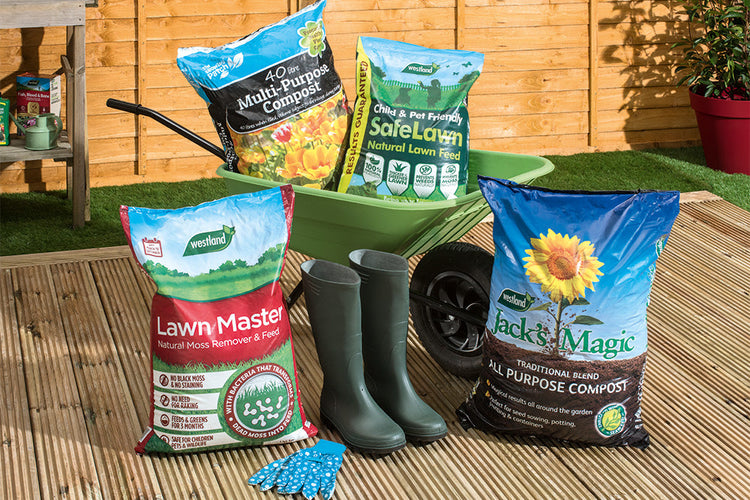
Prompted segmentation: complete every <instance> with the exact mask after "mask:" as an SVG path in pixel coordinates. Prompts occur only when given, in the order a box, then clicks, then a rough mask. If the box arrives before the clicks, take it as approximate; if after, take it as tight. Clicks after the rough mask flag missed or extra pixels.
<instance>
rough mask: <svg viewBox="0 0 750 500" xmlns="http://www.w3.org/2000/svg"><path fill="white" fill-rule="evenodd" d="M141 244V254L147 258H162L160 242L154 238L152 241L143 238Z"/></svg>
mask: <svg viewBox="0 0 750 500" xmlns="http://www.w3.org/2000/svg"><path fill="white" fill-rule="evenodd" d="M141 243H142V244H143V253H144V254H146V255H148V256H149V257H162V256H163V254H162V251H161V241H159V240H158V239H156V238H154V239H152V240H150V239H148V238H143V239H142V240H141Z"/></svg>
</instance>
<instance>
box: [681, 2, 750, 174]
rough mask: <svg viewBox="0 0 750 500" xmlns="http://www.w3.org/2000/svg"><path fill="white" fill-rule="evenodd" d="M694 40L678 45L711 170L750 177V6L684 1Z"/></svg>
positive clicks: (689, 32) (732, 3)
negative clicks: (749, 40)
mask: <svg viewBox="0 0 750 500" xmlns="http://www.w3.org/2000/svg"><path fill="white" fill-rule="evenodd" d="M682 1H683V4H684V5H685V8H686V10H687V14H688V18H689V21H690V25H689V31H688V36H686V37H685V38H683V39H682V40H681V41H679V42H678V43H676V44H675V45H674V47H677V48H681V49H682V51H683V53H682V54H683V60H682V62H681V63H680V64H679V65H678V66H677V73H678V74H680V73H685V75H684V76H683V77H682V78H681V79H680V80H679V82H678V85H683V84H686V85H687V86H688V89H689V93H690V105H691V106H692V108H693V110H694V111H695V115H696V119H697V121H698V129H699V131H700V136H701V142H702V143H703V150H704V154H705V156H706V162H707V164H708V166H709V167H711V168H714V169H716V170H721V171H724V172H728V173H738V172H739V173H744V174H748V175H750V45H749V44H748V36H749V34H750V0H682Z"/></svg>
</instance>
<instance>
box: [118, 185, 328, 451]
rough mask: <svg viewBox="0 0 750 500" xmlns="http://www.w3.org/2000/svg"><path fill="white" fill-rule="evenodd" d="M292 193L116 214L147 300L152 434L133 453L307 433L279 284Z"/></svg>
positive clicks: (283, 190) (311, 430)
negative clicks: (144, 279)
mask: <svg viewBox="0 0 750 500" xmlns="http://www.w3.org/2000/svg"><path fill="white" fill-rule="evenodd" d="M293 207H294V191H293V190H292V187H291V186H289V185H284V186H281V187H278V188H274V189H268V190H265V191H259V192H256V193H248V194H240V195H236V196H230V197H228V198H223V199H220V200H216V201H212V202H208V203H204V204H201V205H198V206H195V207H187V208H182V209H177V210H156V209H148V208H137V207H125V206H123V207H121V208H120V218H121V219H122V225H123V228H124V229H125V233H126V235H127V237H128V242H129V243H130V248H131V250H132V251H133V255H134V256H135V258H136V260H137V261H138V262H139V264H140V265H141V267H142V268H143V270H144V271H145V272H146V273H147V274H148V276H149V277H150V278H151V279H152V280H153V281H154V283H155V284H156V287H157V289H156V293H155V294H154V297H153V301H152V303H151V367H152V384H151V397H152V400H151V415H150V426H149V427H148V429H146V432H145V434H144V435H143V437H142V438H141V440H140V441H139V442H138V445H137V446H136V452H138V453H143V452H188V451H197V450H209V449H217V448H227V447H236V446H248V445H258V444H272V443H285V442H290V441H296V440H299V439H305V438H307V437H310V436H314V435H315V433H316V432H317V429H316V428H315V427H314V426H313V425H312V424H311V423H310V422H308V420H307V419H306V418H305V413H304V411H303V409H302V404H301V401H300V394H299V386H298V384H297V371H296V368H295V360H294V348H293V345H292V337H291V330H290V325H289V317H288V316H287V311H286V307H285V302H284V297H283V295H282V291H281V285H280V284H279V277H280V276H281V272H282V270H283V268H284V260H285V257H286V250H287V246H288V241H289V235H290V230H291V223H292V211H293Z"/></svg>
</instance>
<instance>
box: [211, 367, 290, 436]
mask: <svg viewBox="0 0 750 500" xmlns="http://www.w3.org/2000/svg"><path fill="white" fill-rule="evenodd" d="M223 407H224V408H223V409H224V419H225V421H226V424H227V425H228V426H229V428H230V429H231V430H232V431H233V432H234V433H235V434H238V435H239V436H241V437H243V438H248V439H267V438H269V437H272V436H275V435H277V434H280V433H281V432H282V431H283V430H284V429H286V427H287V426H288V425H289V422H291V419H292V413H293V410H294V389H293V386H292V379H291V378H290V377H289V374H288V373H287V372H286V370H284V368H282V367H281V366H280V365H277V364H275V363H263V364H260V365H256V366H254V367H252V368H249V369H247V370H245V371H243V372H242V373H240V374H239V376H238V377H237V378H235V379H234V380H233V381H232V382H231V383H230V384H229V387H228V388H227V391H226V397H225V398H224V405H223Z"/></svg>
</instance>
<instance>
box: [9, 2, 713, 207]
mask: <svg viewBox="0 0 750 500" xmlns="http://www.w3.org/2000/svg"><path fill="white" fill-rule="evenodd" d="M309 3H311V2H310V1H309V0H260V1H258V0H216V1H214V2H204V1H203V0H160V1H154V0H100V2H99V6H98V7H95V8H88V9H86V14H87V25H86V42H87V46H86V65H87V70H86V73H87V100H88V102H87V105H88V131H89V154H90V171H91V185H92V186H102V185H111V184H125V183H139V182H152V181H173V180H174V181H176V180H187V179H196V178H201V177H211V176H214V175H215V174H214V171H215V169H216V167H217V165H218V163H219V160H218V159H217V158H215V157H213V156H211V155H210V154H209V153H207V152H205V151H204V150H202V149H200V148H199V147H197V146H195V145H193V144H192V143H190V142H189V141H187V140H186V139H184V138H181V137H179V136H177V135H176V134H174V133H173V132H171V131H170V130H168V129H167V128H165V127H164V126H162V125H160V124H158V123H155V122H153V121H152V120H150V119H148V118H144V117H134V116H132V115H128V114H126V113H123V112H120V111H116V110H112V109H110V108H108V107H107V106H106V104H105V103H106V100H107V99H108V98H116V99H121V100H127V101H131V102H139V103H141V104H143V105H144V106H147V107H151V108H153V109H155V110H157V111H160V112H162V113H164V114H166V115H167V116H169V117H171V118H172V119H174V120H175V121H177V122H179V123H181V124H182V125H184V126H186V127H187V128H189V129H191V130H193V131H195V132H196V133H198V134H199V135H202V136H203V137H205V138H207V139H209V140H210V141H212V142H214V143H217V144H218V142H219V141H218V138H217V137H216V133H215V131H214V128H213V124H212V123H211V120H210V118H209V116H208V112H207V110H206V105H205V103H204V102H203V100H202V99H201V98H200V97H199V96H198V95H197V94H196V92H195V91H194V90H193V89H192V88H191V87H190V85H189V84H188V83H187V81H186V80H185V78H184V77H183V75H182V74H181V72H180V71H179V69H178V68H177V65H176V62H175V60H176V57H177V50H178V49H179V48H180V47H189V46H204V47H214V46H218V45H222V44H225V43H228V42H231V41H233V40H236V39H238V38H240V37H242V36H245V35H247V34H249V33H252V32H253V31H255V30H257V29H259V28H261V27H263V26H265V25H267V24H269V23H273V22H276V21H278V20H280V19H282V18H284V17H285V16H287V15H290V14H291V13H294V12H296V11H297V10H299V9H300V8H301V7H303V6H304V5H307V4H309ZM324 19H325V22H326V29H327V33H328V40H329V43H330V45H331V47H332V49H333V51H334V55H335V60H336V69H337V71H338V72H339V74H340V75H341V78H342V80H343V82H344V88H345V90H346V92H347V94H348V96H349V98H350V100H353V98H354V92H353V90H354V74H355V73H354V68H355V55H356V54H355V48H356V42H357V37H358V36H360V35H364V36H377V37H383V38H389V39H393V40H400V41H405V42H409V43H414V44H419V45H424V46H428V47H434V48H443V49H450V48H462V49H466V50H476V51H480V52H483V53H484V54H485V64H484V69H483V72H482V75H481V76H480V78H479V80H478V81H477V83H476V84H475V85H474V87H473V88H472V90H471V92H470V96H469V113H470V116H471V117H472V123H471V141H472V142H471V147H474V148H479V149H487V150H498V151H508V152H516V153H526V154H535V155H544V154H573V153H579V152H586V151H597V150H602V151H606V150H615V149H629V148H640V147H648V146H657V145H658V146H681V145H685V144H695V143H698V141H699V138H698V134H697V129H696V125H695V118H694V117H693V115H692V111H691V110H690V107H689V102H688V97H687V91H686V90H685V89H684V88H679V89H678V88H677V87H675V83H676V81H677V80H678V77H677V76H676V75H675V73H674V68H675V66H676V54H675V52H674V51H673V50H671V45H672V44H673V43H674V42H675V41H676V40H678V39H679V38H680V37H681V36H683V34H684V33H686V30H687V29H688V24H687V19H686V16H685V13H684V10H683V9H682V7H681V6H680V4H679V3H678V2H677V0H637V1H634V2H631V1H624V0H614V1H613V0H504V1H499V0H413V1H411V2H404V1H403V0H328V4H327V6H326V10H325V13H324ZM592 23H593V24H592ZM65 41H66V38H65V28H64V27H50V28H34V29H25V30H12V29H9V30H0V61H2V62H1V63H0V65H1V66H0V93H2V95H3V97H10V98H11V100H12V101H13V102H14V100H15V93H16V91H15V76H16V75H17V74H20V73H21V72H24V71H31V72H36V73H51V72H54V71H55V70H57V69H58V67H59V65H60V61H59V55H60V54H61V53H63V52H64V50H65ZM62 109H63V115H64V110H65V106H63V108H62ZM0 167H2V168H0V184H1V185H2V191H3V192H14V191H28V190H50V189H64V188H65V165H64V164H63V163H57V162H53V161H35V162H26V163H23V162H17V163H11V164H8V163H5V164H0Z"/></svg>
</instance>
